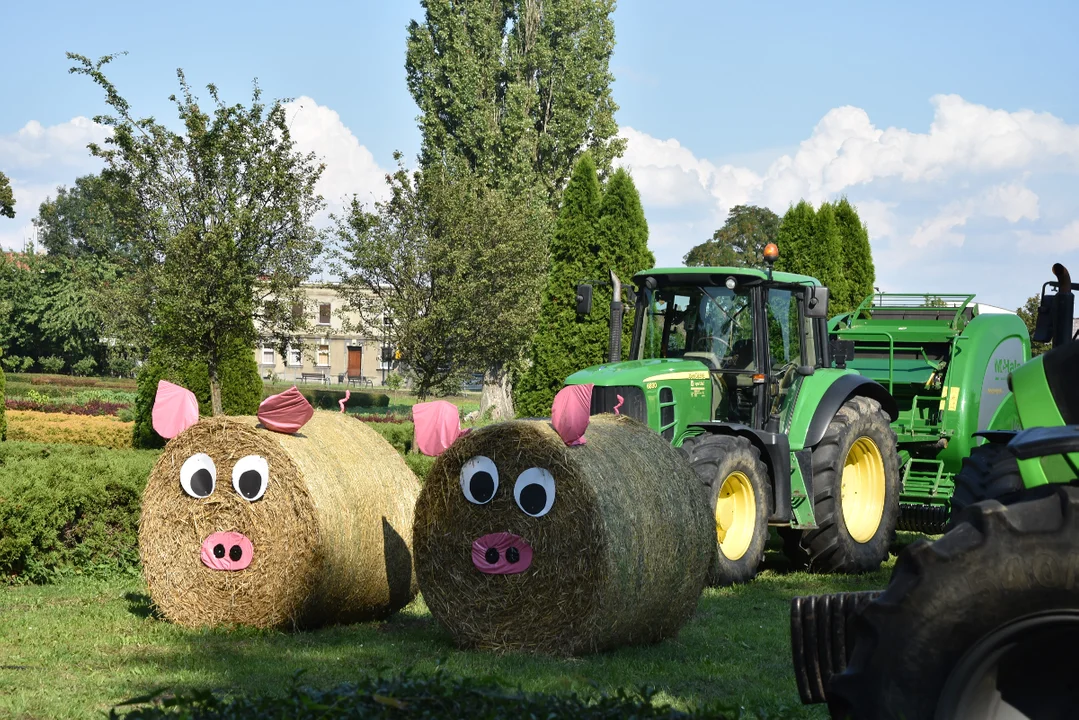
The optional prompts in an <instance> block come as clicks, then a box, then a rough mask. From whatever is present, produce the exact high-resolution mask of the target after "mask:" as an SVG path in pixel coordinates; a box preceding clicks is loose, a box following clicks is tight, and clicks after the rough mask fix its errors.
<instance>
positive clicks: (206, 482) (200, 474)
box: [191, 468, 214, 497]
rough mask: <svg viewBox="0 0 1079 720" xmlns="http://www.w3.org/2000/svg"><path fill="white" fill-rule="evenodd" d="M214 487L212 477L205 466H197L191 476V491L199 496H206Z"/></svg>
mask: <svg viewBox="0 0 1079 720" xmlns="http://www.w3.org/2000/svg"><path fill="white" fill-rule="evenodd" d="M213 489H214V479H213V476H211V475H210V471H209V470H207V469H206V468H199V469H198V470H196V471H195V473H194V474H193V475H192V476H191V492H193V493H195V495H197V496H199V497H206V496H207V495H209V494H210V493H211V492H212V491H213Z"/></svg>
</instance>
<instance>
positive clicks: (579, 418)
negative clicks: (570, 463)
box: [551, 383, 592, 446]
mask: <svg viewBox="0 0 1079 720" xmlns="http://www.w3.org/2000/svg"><path fill="white" fill-rule="evenodd" d="M591 405H592V384H591V383H589V384H588V385H567V386H566V387H564V388H562V389H561V390H559V391H558V394H557V395H555V396H554V404H553V406H552V407H551V424H552V425H554V429H555V432H557V433H558V435H559V437H561V438H562V442H564V443H566V444H567V445H570V446H573V445H584V443H585V439H584V431H585V430H587V429H588V419H589V418H588V411H589V408H590V406H591Z"/></svg>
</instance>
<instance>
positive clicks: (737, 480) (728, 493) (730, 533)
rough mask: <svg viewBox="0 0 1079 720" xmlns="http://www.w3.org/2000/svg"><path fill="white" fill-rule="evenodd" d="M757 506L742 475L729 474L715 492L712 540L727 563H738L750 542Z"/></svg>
mask: <svg viewBox="0 0 1079 720" xmlns="http://www.w3.org/2000/svg"><path fill="white" fill-rule="evenodd" d="M756 519H757V506H756V502H755V498H754V496H753V485H752V483H750V482H749V477H748V476H747V475H746V474H745V473H743V472H732V473H731V474H730V475H728V476H727V478H726V479H725V480H724V481H723V485H722V486H721V487H720V488H719V497H718V498H716V537H717V539H718V540H719V549H720V550H721V551H722V552H723V555H724V556H725V557H726V558H727V559H728V560H738V559H740V558H741V557H742V556H743V555H745V554H746V551H747V550H749V544H750V543H751V542H752V541H753V525H754V523H755V522H756Z"/></svg>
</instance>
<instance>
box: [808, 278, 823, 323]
mask: <svg viewBox="0 0 1079 720" xmlns="http://www.w3.org/2000/svg"><path fill="white" fill-rule="evenodd" d="M806 317H807V318H827V317H828V288H826V287H821V286H819V285H810V286H809V287H808V288H806Z"/></svg>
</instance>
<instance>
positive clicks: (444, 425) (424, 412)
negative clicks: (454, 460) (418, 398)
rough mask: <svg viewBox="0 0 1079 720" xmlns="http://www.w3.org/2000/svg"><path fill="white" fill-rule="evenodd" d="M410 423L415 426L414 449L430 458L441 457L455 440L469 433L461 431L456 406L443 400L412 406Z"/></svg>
mask: <svg viewBox="0 0 1079 720" xmlns="http://www.w3.org/2000/svg"><path fill="white" fill-rule="evenodd" d="M412 421H413V423H414V424H415V426H416V447H418V448H419V449H420V452H421V453H423V454H424V455H428V456H432V457H433V456H435V455H441V454H442V453H443V452H444V451H445V450H446V448H448V447H449V446H450V445H453V443H454V442H456V441H457V438H459V437H461V436H462V435H467V434H468V432H469V431H468V430H462V429H461V414H460V411H459V410H458V409H457V406H456V405H454V404H453V403H450V402H446V401H445V400H432V401H431V402H425V403H418V404H416V405H413V406H412Z"/></svg>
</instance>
